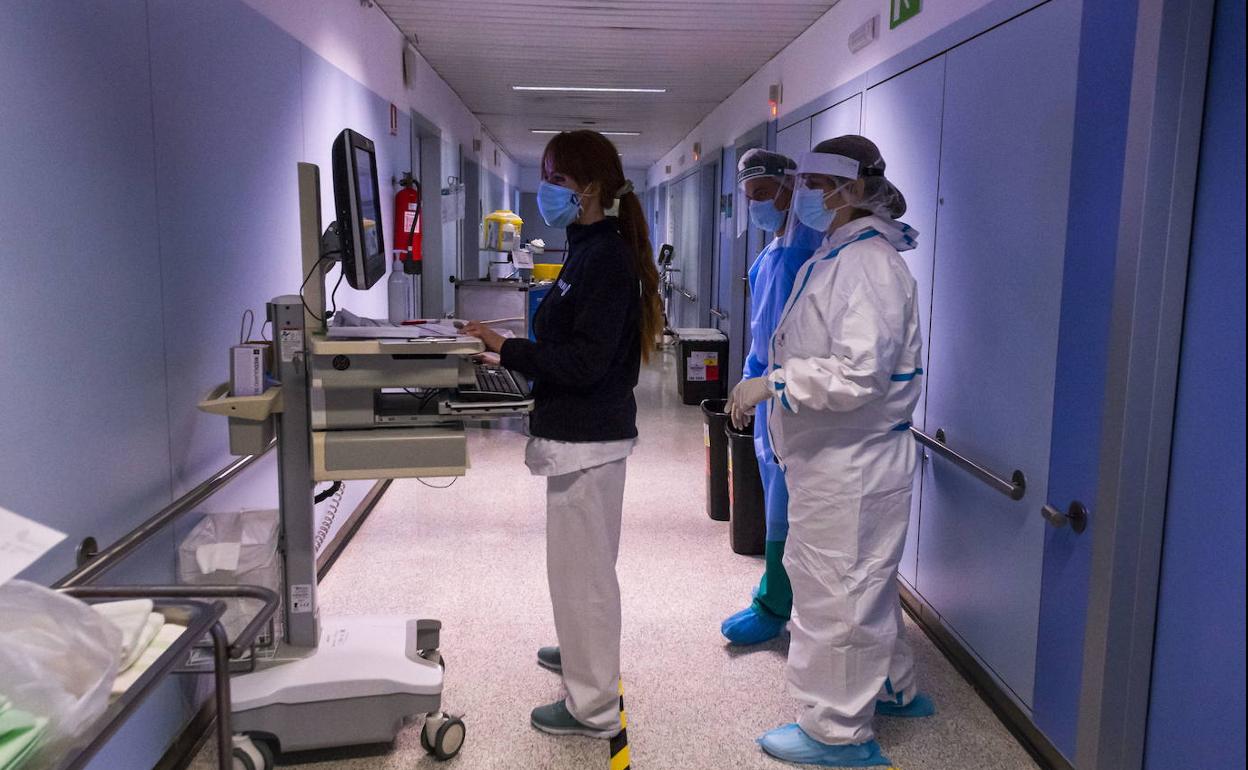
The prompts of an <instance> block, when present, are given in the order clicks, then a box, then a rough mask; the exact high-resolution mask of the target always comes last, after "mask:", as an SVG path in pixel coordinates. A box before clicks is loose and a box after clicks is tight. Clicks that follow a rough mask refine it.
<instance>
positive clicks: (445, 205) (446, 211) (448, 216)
mask: <svg viewBox="0 0 1248 770" xmlns="http://www.w3.org/2000/svg"><path fill="white" fill-rule="evenodd" d="M454 221H455V193H454V192H453V191H450V190H448V191H447V192H446V194H445V195H443V196H442V224H444V225H446V224H450V223H451V222H454Z"/></svg>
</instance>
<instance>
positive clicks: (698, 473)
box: [193, 355, 1036, 770]
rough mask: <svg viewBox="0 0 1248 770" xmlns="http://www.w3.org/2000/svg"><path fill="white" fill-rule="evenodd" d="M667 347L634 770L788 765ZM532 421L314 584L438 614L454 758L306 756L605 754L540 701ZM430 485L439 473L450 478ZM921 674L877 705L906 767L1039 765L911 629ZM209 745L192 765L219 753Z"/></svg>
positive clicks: (572, 764)
mask: <svg viewBox="0 0 1248 770" xmlns="http://www.w3.org/2000/svg"><path fill="white" fill-rule="evenodd" d="M674 368H675V361H674V358H673V357H672V356H671V355H664V356H661V357H660V358H659V360H658V361H656V362H655V364H654V365H653V366H652V367H651V368H650V369H648V370H647V371H646V372H645V373H644V374H643V382H642V385H641V387H640V388H639V389H638V397H639V402H640V405H641V409H640V413H641V414H640V426H639V427H640V431H641V441H640V444H639V447H638V449H637V452H636V453H635V454H634V455H633V457H632V458H631V459H630V460H629V466H628V488H627V492H626V499H625V512H624V534H623V543H622V546H621V555H620V564H619V574H620V581H621V584H622V587H623V593H624V638H623V659H624V671H623V677H624V687H625V694H626V704H627V707H628V712H629V737H630V741H631V753H632V766H633V768H637V769H639V770H686V769H687V770H721V769H722V768H770V769H772V770H776V769H778V768H783V767H787V766H788V765H784V764H782V763H779V762H776V761H774V760H772V759H770V758H768V757H766V756H765V755H764V754H762V753H761V751H760V750H759V749H758V747H757V746H756V745H755V743H754V739H755V738H756V737H757V736H758V735H760V734H761V733H763V732H764V731H766V730H768V729H770V728H772V727H775V726H777V725H780V724H784V723H786V722H790V721H792V720H793V718H794V715H795V711H796V710H795V706H794V703H793V701H792V700H791V699H790V698H789V697H788V695H787V694H786V693H785V686H784V680H783V669H784V656H785V651H786V648H787V642H785V641H778V642H775V643H772V644H768V645H762V646H760V647H756V648H750V649H748V650H746V651H739V650H736V649H730V648H728V647H727V646H725V644H724V641H723V638H722V637H721V636H720V634H719V622H720V620H722V619H723V618H724V617H725V616H727V615H728V614H731V613H732V612H735V611H736V610H738V609H740V608H741V607H743V606H745V602H746V601H747V599H748V597H749V595H750V590H751V588H752V587H753V586H754V584H755V583H756V581H757V580H758V578H759V575H760V574H761V569H762V562H761V560H760V559H756V558H750V557H743V556H737V555H735V554H733V553H732V551H731V550H730V549H729V547H728V534H727V529H726V526H727V525H726V524H724V523H719V522H715V521H711V520H710V519H709V518H708V517H707V516H706V514H705V512H704V499H705V493H704V487H703V485H704V483H705V482H704V459H703V458H704V450H703V444H702V428H701V414H700V411H699V410H698V409H697V408H695V407H687V406H683V405H681V404H680V403H679V401H678V399H677V397H676V392H675V383H674V377H675V373H674ZM523 445H524V437H523V436H522V435H520V434H519V433H516V432H513V431H508V430H489V431H475V432H474V433H473V434H472V436H471V438H470V452H471V455H472V462H473V466H474V467H473V469H472V470H471V471H470V472H469V474H468V475H467V476H466V477H464V478H462V479H460V480H459V481H458V482H456V483H455V485H454V486H452V487H450V488H449V489H431V488H429V487H427V486H423V485H422V484H421V483H420V482H418V481H415V480H403V481H398V482H396V483H395V484H394V485H393V487H392V488H391V490H390V492H389V493H388V494H387V495H386V497H385V498H384V499H383V500H382V501H381V503H380V504H379V505H378V507H377V509H376V510H375V511H374V512H373V514H372V516H371V517H370V518H369V520H368V521H367V522H366V523H365V525H364V526H363V527H362V528H361V530H360V532H359V533H358V534H357V536H356V538H355V540H354V541H353V542H352V543H351V545H350V546H349V548H348V549H347V551H346V553H345V554H344V555H343V556H342V558H341V559H340V560H339V561H338V563H337V564H336V565H335V567H334V569H333V571H332V572H331V573H330V575H329V576H328V577H327V578H326V580H325V582H324V583H323V584H322V586H321V589H322V590H321V599H322V602H323V605H322V606H323V612H326V613H330V614H357V613H358V614H365V613H396V614H403V615H409V616H413V617H415V616H417V615H419V616H421V617H436V618H440V619H441V620H442V621H443V622H444V624H445V628H444V631H443V636H442V649H443V651H444V653H445V655H446V657H447V660H448V669H447V680H446V692H445V704H446V708H447V710H449V711H452V712H459V713H463V714H465V720H466V723H467V727H468V738H467V741H466V743H465V745H464V749H463V751H462V753H461V754H460V756H459V757H458V758H456V759H455V760H453V761H452V762H450V763H448V764H441V763H438V762H436V761H435V760H434V759H433V758H431V757H429V756H428V755H426V754H425V752H424V751H423V750H422V749H421V747H420V742H419V728H418V726H413V727H411V728H408V729H407V730H405V731H404V732H403V733H402V734H401V735H400V737H399V739H398V741H397V743H396V745H395V746H393V747H385V748H383V749H381V750H378V751H372V752H368V753H359V752H355V753H350V754H344V753H332V754H322V755H316V756H311V757H309V756H300V757H297V758H295V759H297V764H296V763H293V762H289V761H284V762H283V764H284V765H288V766H293V767H307V768H317V769H318V770H322V769H323V770H330V769H331V768H332V769H333V770H390V769H394V770H398V768H404V769H405V770H407V769H410V768H434V767H446V768H462V769H463V770H478V769H481V770H484V769H485V768H498V769H499V770H502V769H503V768H506V769H507V770H516V769H517V768H534V769H537V768H551V769H552V770H553V769H555V768H559V769H562V770H589V769H591V768H603V770H606V769H607V768H608V767H609V758H608V747H607V744H606V742H601V741H592V740H589V739H583V738H552V737H549V736H546V735H544V734H542V733H539V732H537V731H535V730H534V729H533V728H532V727H530V725H529V716H528V715H529V710H530V709H531V708H532V707H534V706H536V705H539V704H542V703H546V702H548V701H551V700H554V699H556V698H558V697H561V695H560V684H559V678H558V677H557V676H556V675H554V674H551V673H549V672H547V671H544V670H543V669H541V668H539V667H538V666H537V665H536V663H535V662H534V653H535V652H536V650H537V648H538V647H539V646H541V645H544V644H552V643H554V627H553V623H552V621H551V617H550V604H549V597H548V595H547V592H546V584H545V557H544V521H543V503H544V496H543V489H544V486H543V480H542V479H538V478H534V477H532V476H530V475H529V473H528V472H527V470H526V468H525V466H524V463H523V451H522V450H523ZM435 483H439V484H440V483H443V482H441V481H438V482H435ZM909 631H910V634H911V638H912V639H913V641H914V647H915V651H916V655H917V657H918V662H919V666H920V676H921V682H922V686H923V689H924V690H926V691H927V692H928V693H930V695H931V696H932V698H933V700H934V701H935V702H936V704H937V708H938V709H939V713H938V714H937V715H936V716H934V717H932V718H930V719H925V720H918V721H906V720H895V719H894V720H888V719H881V720H879V721H878V723H877V729H878V731H879V739H880V743H881V745H882V746H883V748H884V751H885V753H886V754H887V755H888V756H889V757H890V758H891V759H892V760H893V762H894V764H895V766H896V767H899V768H904V769H905V770H910V769H911V768H913V769H914V770H918V769H920V768H928V769H930V770H936V769H938V768H951V769H952V768H958V769H959V770H970V769H972V768H984V769H985V770H988V769H991V770H1008V769H1010V768H1034V767H1036V765H1035V763H1034V762H1033V761H1032V760H1031V759H1030V757H1029V756H1028V754H1027V753H1026V752H1025V751H1024V750H1023V749H1022V748H1021V747H1020V746H1019V745H1018V744H1017V743H1016V742H1015V741H1014V739H1013V738H1012V737H1011V736H1010V734H1009V733H1008V732H1007V731H1006V729H1005V727H1003V726H1002V725H1001V723H1000V722H999V721H998V720H997V719H996V717H995V716H994V715H993V714H992V712H991V711H990V710H989V709H988V707H987V706H985V705H984V703H983V702H982V701H981V700H980V699H979V697H978V696H977V695H976V694H975V693H974V691H973V690H972V689H971V687H970V686H969V685H968V684H967V683H966V682H965V681H964V680H963V679H962V678H961V677H960V676H959V675H958V674H957V672H956V671H954V669H953V668H952V667H951V666H950V664H949V663H948V662H947V661H946V660H945V659H944V657H943V656H941V654H940V653H939V652H938V651H937V650H936V648H935V647H934V646H933V645H932V644H931V642H929V641H928V640H927V639H926V638H925V637H923V636H922V634H921V633H920V632H919V631H918V630H917V629H916V628H915V627H914V626H913V625H911V626H910V627H909ZM211 759H212V750H211V747H209V748H207V749H205V751H204V753H203V754H202V755H201V756H200V757H199V758H198V759H197V761H196V763H195V765H194V766H193V767H194V768H195V770H201V768H202V770H210V768H213V767H215V765H214V764H211Z"/></svg>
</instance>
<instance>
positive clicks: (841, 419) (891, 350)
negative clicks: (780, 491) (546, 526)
mask: <svg viewBox="0 0 1248 770" xmlns="http://www.w3.org/2000/svg"><path fill="white" fill-rule="evenodd" d="M916 235H917V233H916V232H915V231H914V230H913V229H912V228H910V227H909V226H908V225H905V224H903V223H901V222H898V221H896V220H891V219H887V218H884V217H879V216H874V215H873V216H867V217H863V218H860V219H856V220H854V221H852V222H850V223H848V224H846V225H843V226H842V227H840V228H838V229H837V230H835V231H834V232H832V233H831V234H830V235H829V236H827V238H826V239H825V240H824V243H823V245H822V246H821V247H820V249H819V250H818V251H816V252H815V254H814V256H812V257H811V259H810V261H808V262H807V263H806V264H805V265H804V266H803V267H802V268H801V269H800V270H799V271H798V275H797V281H796V283H795V284H794V288H793V293H792V294H791V295H790V297H789V301H788V303H786V306H785V311H784V315H783V316H782V318H781V321H780V325H779V326H778V327H777V329H776V332H775V334H774V335H773V336H772V348H771V366H772V370H771V373H770V374H769V379H770V380H771V382H772V385H773V387H774V388H775V391H776V392H775V400H774V402H773V403H772V404H771V406H772V417H771V421H770V429H771V436H772V442H773V447H774V449H775V452H776V455H777V457H778V458H779V461H780V463H781V465H782V466H783V467H784V468H785V472H786V478H787V481H788V487H789V527H790V529H789V544H788V547H787V549H786V551H785V554H784V566H785V569H786V570H787V571H788V574H789V578H790V580H791V581H792V584H793V617H792V623H791V625H790V629H791V632H792V642H791V644H790V646H789V659H788V679H789V684H790V691H791V692H792V693H793V695H794V696H795V697H796V698H797V699H798V700H799V701H801V702H802V703H803V704H804V707H803V710H802V716H801V718H800V720H799V722H798V724H799V725H800V726H801V728H802V729H803V730H804V731H805V732H806V733H807V734H808V735H809V736H810V737H812V738H814V739H815V740H817V741H820V742H823V743H827V744H848V743H862V742H864V741H868V740H871V739H872V738H874V734H873V731H872V727H871V721H872V716H873V714H874V710H875V702H876V700H877V698H878V699H881V700H888V701H890V702H892V703H894V704H897V705H907V704H908V703H909V702H910V700H911V699H913V698H914V696H915V694H916V692H917V690H916V688H915V683H914V661H913V657H912V653H911V650H910V648H909V646H908V645H907V644H906V642H905V640H904V638H903V626H902V620H901V605H900V600H899V597H898V595H897V587H896V583H895V578H896V576H897V565H898V563H899V562H900V560H901V553H902V549H903V547H904V545H905V542H906V527H907V525H908V524H909V516H910V496H911V482H912V481H913V479H914V470H915V462H916V461H917V458H918V449H917V447H916V444H915V441H914V439H913V438H911V436H910V433H909V430H908V428H909V425H910V419H911V415H912V414H913V412H914V407H915V405H916V404H917V403H918V399H919V394H920V392H921V390H922V385H921V378H922V374H923V370H922V368H921V367H922V347H923V343H922V338H921V335H920V328H919V306H918V300H917V297H916V288H915V281H914V277H913V276H912V275H911V274H910V271H909V268H907V267H906V263H905V261H903V260H902V258H901V255H900V254H899V253H898V251H899V250H907V249H911V248H913V247H914V239H915V237H916Z"/></svg>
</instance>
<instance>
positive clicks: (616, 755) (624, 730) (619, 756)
mask: <svg viewBox="0 0 1248 770" xmlns="http://www.w3.org/2000/svg"><path fill="white" fill-rule="evenodd" d="M631 766H632V765H631V762H630V760H629V755H628V714H627V713H625V711H624V682H620V734H619V735H617V736H615V737H614V738H612V739H611V770H629V768H630V767H631Z"/></svg>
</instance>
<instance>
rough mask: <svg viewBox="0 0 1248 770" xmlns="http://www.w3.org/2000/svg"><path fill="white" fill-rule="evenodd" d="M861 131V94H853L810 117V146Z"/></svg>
mask: <svg viewBox="0 0 1248 770" xmlns="http://www.w3.org/2000/svg"><path fill="white" fill-rule="evenodd" d="M861 132H862V94H854V95H853V96H851V97H849V98H848V99H846V100H844V101H842V102H838V103H837V104H835V105H833V106H831V107H829V108H828V109H826V110H824V111H823V112H820V113H819V114H818V115H815V116H814V117H812V118H811V119H810V147H811V149H814V147H815V145H817V144H819V143H820V142H822V141H823V140H825V139H833V138H835V137H838V136H844V135H846V134H858V133H861ZM794 160H801V159H800V158H794Z"/></svg>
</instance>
